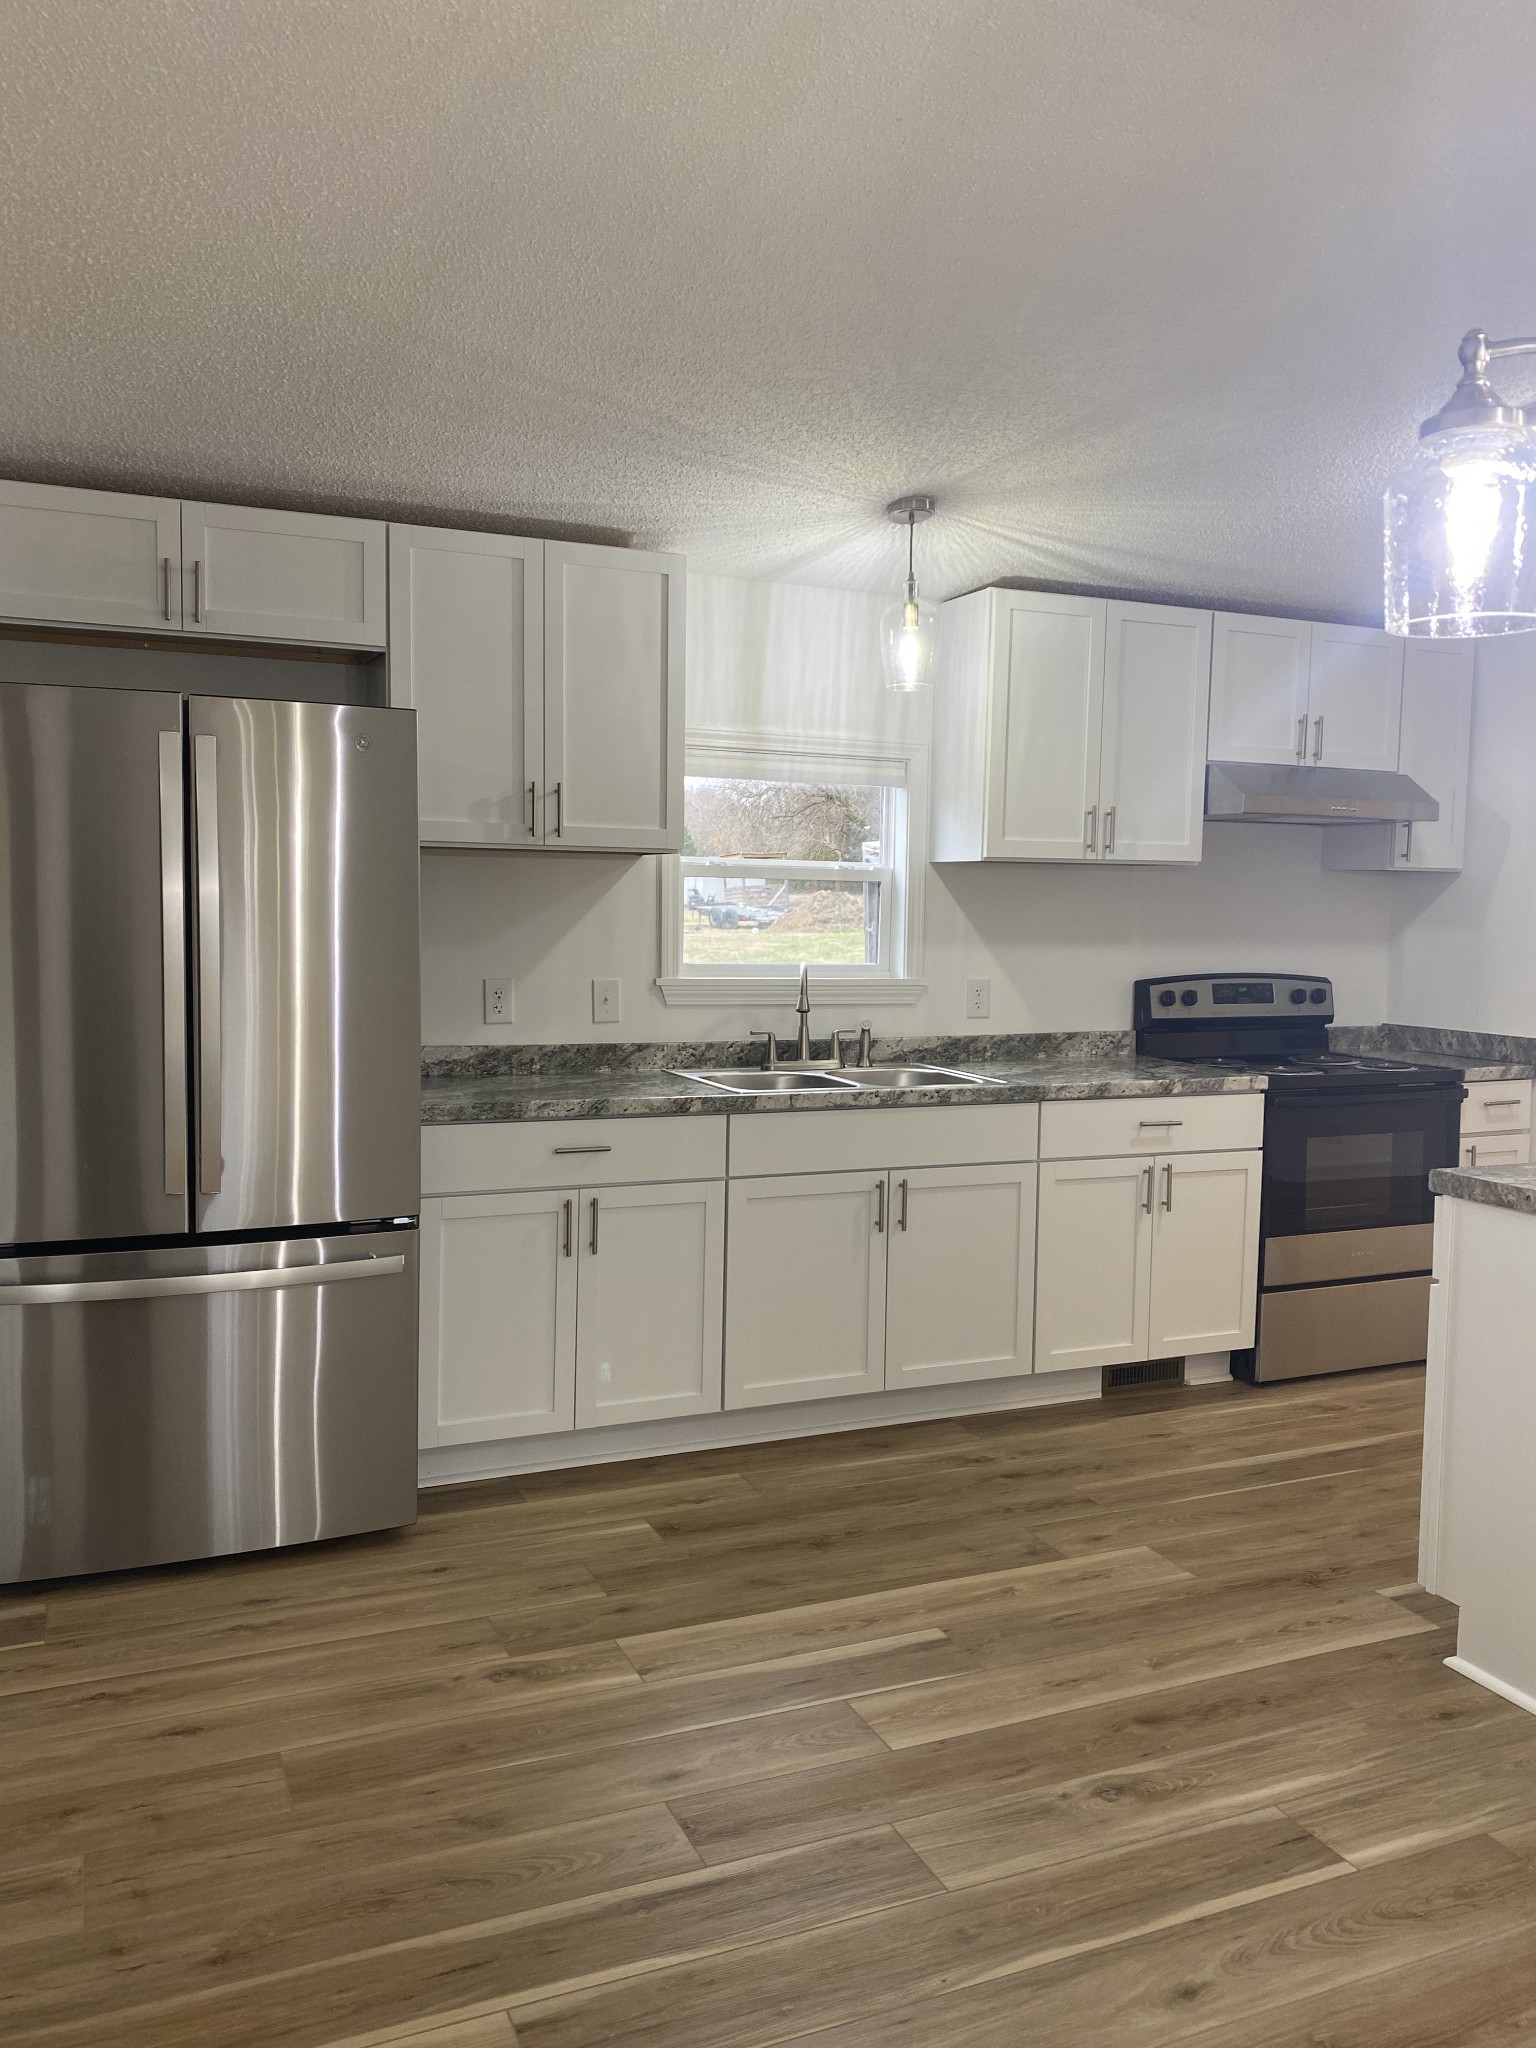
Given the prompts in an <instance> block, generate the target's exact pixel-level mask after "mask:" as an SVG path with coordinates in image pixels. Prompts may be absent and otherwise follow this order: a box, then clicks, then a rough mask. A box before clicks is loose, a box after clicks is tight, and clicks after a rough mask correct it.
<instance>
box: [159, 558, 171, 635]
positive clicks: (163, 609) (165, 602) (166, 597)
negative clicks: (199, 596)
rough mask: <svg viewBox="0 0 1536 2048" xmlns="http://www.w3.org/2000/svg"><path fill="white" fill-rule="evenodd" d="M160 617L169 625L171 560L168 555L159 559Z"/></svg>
mask: <svg viewBox="0 0 1536 2048" xmlns="http://www.w3.org/2000/svg"><path fill="white" fill-rule="evenodd" d="M160 616H161V618H162V619H164V620H165V621H166V623H167V624H169V623H170V617H171V558H170V556H169V555H162V556H161V557H160Z"/></svg>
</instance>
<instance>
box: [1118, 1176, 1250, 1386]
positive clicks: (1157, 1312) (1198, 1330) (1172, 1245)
mask: <svg viewBox="0 0 1536 2048" xmlns="http://www.w3.org/2000/svg"><path fill="white" fill-rule="evenodd" d="M1261 1163H1262V1162H1261V1156H1260V1155H1259V1154H1257V1153H1253V1152H1182V1153H1179V1154H1177V1155H1175V1156H1171V1157H1169V1158H1166V1159H1160V1160H1158V1162H1157V1167H1156V1172H1155V1174H1154V1176H1153V1179H1154V1188H1153V1198H1152V1199H1153V1207H1152V1219H1151V1220H1152V1258H1151V1297H1150V1303H1149V1311H1148V1314H1149V1321H1148V1327H1147V1348H1146V1351H1145V1353H1144V1354H1143V1355H1144V1356H1145V1357H1147V1358H1182V1357H1184V1356H1185V1355H1186V1354H1187V1353H1190V1352H1201V1351H1232V1350H1241V1349H1243V1348H1244V1347H1245V1346H1247V1345H1249V1344H1251V1343H1252V1342H1253V1319H1254V1311H1255V1309H1256V1307H1257V1304H1258V1286H1259V1188H1260V1181H1261V1178H1262V1174H1261ZM1143 1214H1145V1212H1143Z"/></svg>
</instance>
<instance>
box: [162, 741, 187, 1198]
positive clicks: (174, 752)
mask: <svg viewBox="0 0 1536 2048" xmlns="http://www.w3.org/2000/svg"><path fill="white" fill-rule="evenodd" d="M181 805H182V782H181V734H180V732H163V733H161V735H160V1000H161V1031H162V1050H161V1075H162V1080H163V1084H164V1089H165V1109H164V1124H165V1192H166V1193H167V1194H168V1195H184V1194H185V1193H186V1192H187V955H186V915H187V913H186V876H185V867H186V858H185V853H186V850H185V846H184V843H183V831H182V816H181Z"/></svg>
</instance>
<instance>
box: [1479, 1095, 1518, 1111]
mask: <svg viewBox="0 0 1536 2048" xmlns="http://www.w3.org/2000/svg"><path fill="white" fill-rule="evenodd" d="M1483 1107H1484V1109H1523V1108H1524V1107H1525V1103H1524V1099H1523V1098H1522V1097H1521V1096H1519V1095H1490V1096H1489V1098H1488V1100H1487V1101H1486V1102H1485V1103H1484V1104H1483Z"/></svg>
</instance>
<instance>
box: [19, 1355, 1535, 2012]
mask: <svg viewBox="0 0 1536 2048" xmlns="http://www.w3.org/2000/svg"><path fill="white" fill-rule="evenodd" d="M1422 1399H1423V1394H1422V1380H1421V1378H1420V1376H1419V1375H1418V1374H1417V1373H1414V1372H1408V1371H1404V1372H1394V1373H1382V1374H1368V1375H1363V1376H1361V1377H1358V1378H1354V1379H1347V1380H1331V1381H1318V1382H1313V1383H1311V1384H1303V1385H1299V1386H1292V1387H1277V1388H1269V1389H1263V1390H1254V1389H1251V1388H1243V1387H1239V1386H1236V1385H1233V1386H1230V1387H1220V1388H1210V1389H1201V1390H1196V1391H1191V1392H1188V1393H1184V1392H1178V1393H1161V1394H1148V1395H1143V1396H1136V1397H1129V1398H1123V1399H1120V1400H1118V1401H1114V1402H1108V1403H1102V1404H1099V1403H1091V1404H1090V1403H1085V1404H1081V1405H1079V1406H1073V1407H1062V1408H1055V1409H1046V1410H1039V1409H1037V1410H1033V1411H1025V1412H1022V1413H1018V1414H992V1415H988V1416H985V1417H978V1418H974V1419H971V1420H967V1421H946V1422H935V1423H928V1424H914V1425H910V1426H907V1427H901V1428H891V1429H886V1430H878V1431H867V1432H863V1433H860V1434H857V1435H846V1436H838V1437H827V1438H820V1439H817V1440H814V1441H812V1442H808V1443H780V1444H771V1445H764V1446H760V1447H757V1448H754V1449H749V1450H737V1451H730V1452H712V1453H707V1454H702V1455H699V1456H695V1457H690V1458H676V1459H662V1460H655V1461H651V1462H649V1463H646V1464H637V1465H624V1466H615V1467H605V1468H598V1469H593V1470H588V1471H584V1472H573V1473H562V1474H553V1475H543V1476H539V1477H536V1478H526V1479H523V1480H519V1481H516V1482H511V1481H509V1482H505V1483H498V1484H494V1485H487V1486H482V1487H474V1488H465V1489H459V1490H454V1491H445V1492H441V1493H438V1494H433V1495H429V1496H427V1497H426V1498H425V1500H424V1503H423V1514H422V1519H421V1522H420V1523H419V1525H418V1526H417V1527H416V1528H415V1529H414V1530H411V1531H409V1532H406V1533H403V1534H400V1535H395V1536H385V1537H374V1538H366V1539H361V1540H358V1541H354V1542H350V1543H341V1544H335V1545H329V1546H324V1547H320V1548H317V1549H313V1550H310V1551H307V1552H292V1553H287V1554H284V1555H275V1556H267V1557H261V1558H253V1559H246V1560H243V1561H238V1562H233V1563H227V1564H220V1565H202V1566H189V1567H184V1568H180V1569H177V1570H173V1571H166V1572H159V1573H142V1574H138V1575H134V1576H129V1577H122V1578H117V1579H99V1580H93V1581H84V1582H76V1583H73V1584H66V1585H60V1586H56V1587H50V1588H47V1589H44V1590H43V1591H41V1592H39V1591H35V1590H27V1591H22V1592H18V1593H14V1594H10V1595H0V2040H3V2041H4V2042H6V2043H7V2044H12V2048H23V2044H32V2043H37V2044H43V2043H47V2044H50V2048H87V2044H91V2048H106V2044H111V2048H343V2044H345V2048H382V2044H384V2043H386V2042H389V2043H394V2044H397V2048H515V2044H520V2048H769V2044H773V2043H782V2044H786V2048H787V2044H801V2048H890V2044H900V2043H904V2042H912V2043H914V2044H924V2048H929V2044H943V2048H1020V2044H1022V2043H1025V2042H1027V2043H1028V2044H1029V2048H1069V2044H1070V2048H1083V2044H1089V2048H1169V2044H1175V2043H1177V2044H1184V2043H1194V2044H1208V2048H1436V2044H1444V2048H1479V2044H1482V2048H1494V2044H1503V2048H1512V2044H1515V2043H1518V2042H1521V2041H1524V2040H1526V2039H1527V2038H1528V2037H1536V1720H1533V1719H1531V1718H1529V1717H1527V1716H1526V1715H1524V1714H1523V1713H1521V1712H1520V1711H1519V1710H1518V1709H1517V1708H1515V1707H1513V1706H1510V1705H1508V1704H1506V1703H1505V1702H1503V1701H1501V1700H1498V1699H1495V1698H1494V1697H1492V1696H1491V1695H1490V1694H1488V1693H1485V1692H1482V1691H1480V1690H1479V1689H1478V1688H1476V1687H1474V1686H1472V1685H1470V1684H1468V1683H1467V1682H1466V1681H1465V1680H1463V1679H1461V1678H1458V1677H1456V1676H1455V1675H1453V1674H1452V1673H1451V1672H1449V1671H1447V1670H1446V1669H1445V1668H1444V1665H1443V1663H1442V1661H1441V1660H1442V1659H1443V1658H1444V1657H1445V1656H1446V1655H1447V1654H1448V1652H1449V1651H1450V1650H1451V1649H1452V1648H1453V1646H1454V1619H1455V1617H1454V1614H1453V1612H1452V1611H1451V1610H1450V1609H1448V1608H1446V1607H1445V1606H1444V1605H1443V1604H1442V1603H1440V1602H1437V1601H1434V1600H1431V1599H1429V1598H1428V1597H1427V1596H1425V1595H1423V1594H1421V1593H1419V1592H1418V1591H1417V1590H1416V1588H1415V1586H1414V1584H1413V1581H1414V1573H1415V1547H1416V1536H1415V1525H1416V1518H1417V1498H1418V1457H1419V1418H1420V1411H1421V1407H1422Z"/></svg>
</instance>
